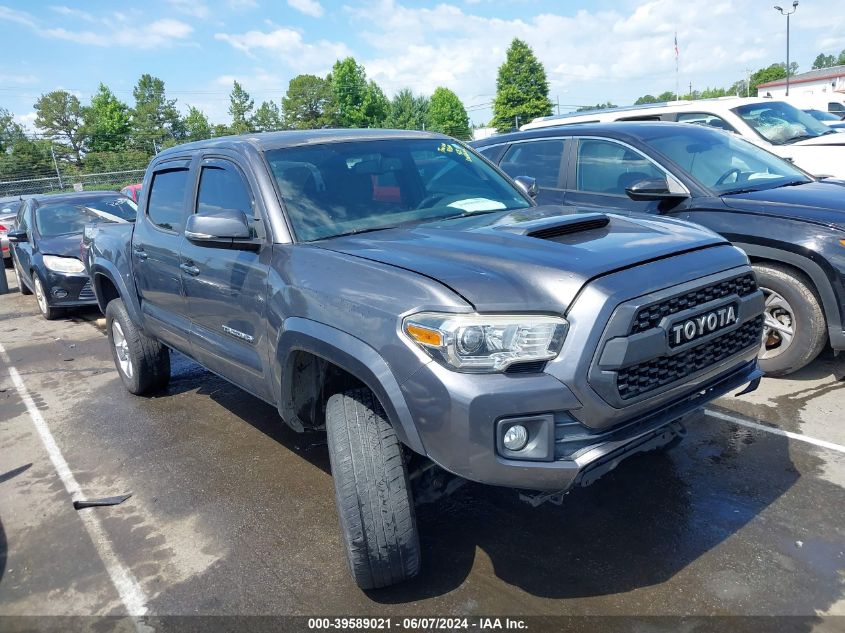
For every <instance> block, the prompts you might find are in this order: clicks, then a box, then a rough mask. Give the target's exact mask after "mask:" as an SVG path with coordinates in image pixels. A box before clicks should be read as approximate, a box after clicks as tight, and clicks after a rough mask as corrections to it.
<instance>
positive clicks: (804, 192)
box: [722, 179, 845, 229]
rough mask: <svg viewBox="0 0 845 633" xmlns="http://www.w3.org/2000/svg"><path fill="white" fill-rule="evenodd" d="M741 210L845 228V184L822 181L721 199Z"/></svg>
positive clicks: (843, 182)
mask: <svg viewBox="0 0 845 633" xmlns="http://www.w3.org/2000/svg"><path fill="white" fill-rule="evenodd" d="M722 200H723V201H724V203H725V204H726V205H728V206H729V207H731V208H732V209H736V210H738V211H746V212H750V213H758V214H766V215H774V216H778V217H786V218H799V219H802V220H806V221H808V222H816V223H818V224H824V225H827V226H832V227H836V228H839V229H845V181H843V180H833V179H829V180H828V179H826V180H819V181H817V182H808V183H805V184H803V185H795V186H791V187H777V188H775V189H765V190H763V191H751V192H748V193H739V194H733V195H725V196H722Z"/></svg>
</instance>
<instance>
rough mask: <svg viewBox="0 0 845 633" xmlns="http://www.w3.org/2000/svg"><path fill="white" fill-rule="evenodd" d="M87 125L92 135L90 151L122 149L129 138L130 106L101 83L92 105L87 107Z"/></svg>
mask: <svg viewBox="0 0 845 633" xmlns="http://www.w3.org/2000/svg"><path fill="white" fill-rule="evenodd" d="M85 125H86V127H87V129H88V134H89V137H90V140H89V142H88V147H89V150H90V151H92V152H115V151H120V150H122V149H124V148H125V147H126V143H127V141H128V140H129V131H130V120H129V108H128V107H127V106H126V104H125V103H122V102H121V101H119V100H118V98H117V97H115V96H114V93H113V92H112V91H111V90H109V88H108V86H106V85H105V84H102V83H101V84H100V86H99V88H98V89H97V92H96V93H94V96H93V97H91V105H90V106H89V107H88V108H86V109H85Z"/></svg>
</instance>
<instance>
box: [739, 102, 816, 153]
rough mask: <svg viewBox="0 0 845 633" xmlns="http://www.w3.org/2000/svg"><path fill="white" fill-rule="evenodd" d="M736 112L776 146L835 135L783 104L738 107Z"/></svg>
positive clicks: (801, 112) (805, 114)
mask: <svg viewBox="0 0 845 633" xmlns="http://www.w3.org/2000/svg"><path fill="white" fill-rule="evenodd" d="M733 111H734V112H736V114H737V115H739V117H740V118H741V119H742V120H743V121H745V122H746V123H747V124H748V125H750V126H751V127H752V128H753V129H754V131H755V132H757V133H758V134H759V135H760V136H762V137H763V138H764V139H766V140H767V141H769V142H770V143H773V144H774V145H787V144H789V143H795V142H796V141H800V140H803V139H807V138H815V137H817V136H821V135H822V134H829V133H831V132H832V131H833V130H831V129H830V128H829V127H828V126H826V125H825V124H824V123H820V122H819V121H816V119H814V118H813V117H811V116H810V115H809V114H807V113H806V112H803V111H802V110H799V109H798V108H796V107H794V106H791V105H789V104H788V103H784V102H783V101H771V102H766V103H751V104H748V105H742V106H738V107H736V108H734V109H733Z"/></svg>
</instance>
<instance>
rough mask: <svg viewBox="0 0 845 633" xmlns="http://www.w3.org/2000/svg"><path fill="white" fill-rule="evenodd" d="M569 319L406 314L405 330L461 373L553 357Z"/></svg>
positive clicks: (409, 335)
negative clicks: (407, 315)
mask: <svg viewBox="0 0 845 633" xmlns="http://www.w3.org/2000/svg"><path fill="white" fill-rule="evenodd" d="M568 327H569V324H568V323H567V322H566V319H562V318H560V317H551V316H532V315H495V316H485V315H482V314H440V313H435V312H421V313H420V314H414V315H412V316H409V317H406V318H405V320H404V322H403V323H402V329H403V331H404V332H405V334H406V335H407V336H408V337H409V338H410V339H411V340H412V341H414V343H416V344H417V345H419V346H420V347H421V348H422V349H423V350H425V352H426V353H427V354H428V355H429V356H431V357H432V358H434V359H435V360H437V361H439V362H441V363H443V364H444V365H446V366H448V367H450V368H452V369H457V370H458V371H463V372H475V373H489V372H500V371H504V370H505V369H507V367H508V366H509V365H513V364H514V363H524V362H530V361H544V360H551V359H552V358H554V357H555V356H557V355H558V352H560V348H561V346H562V345H563V340H564V338H566V330H567V328H568Z"/></svg>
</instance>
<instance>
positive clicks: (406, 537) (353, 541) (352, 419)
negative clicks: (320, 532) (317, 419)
mask: <svg viewBox="0 0 845 633" xmlns="http://www.w3.org/2000/svg"><path fill="white" fill-rule="evenodd" d="M326 431H327V433H328V444H329V458H330V460H331V467H332V477H333V478H334V487H335V498H336V501H337V511H338V514H339V515H340V527H341V531H342V533H343V540H344V544H345V546H346V555H347V559H348V561H349V569H350V571H351V572H352V576H353V577H354V579H355V582H356V583H357V584H358V586H359V587H361V588H362V589H375V588H378V587H386V586H388V585H392V584H396V583H399V582H402V581H403V580H406V579H408V578H411V577H413V576H415V575H416V574H417V572H418V571H419V567H420V545H419V538H418V536H417V523H416V518H415V516H414V506H413V500H412V499H411V488H410V485H409V483H408V473H407V468H406V465H405V459H404V456H403V454H402V445H401V444H400V443H399V440H398V439H397V437H396V433H395V432H394V431H393V427H391V426H390V424H389V423H388V421H387V417H386V416H385V413H384V410H383V409H382V407H381V405H380V404H379V402H378V400H377V399H376V398H375V396H374V395H373V394H372V392H370V391H369V390H368V389H353V390H350V391H347V392H345V393H340V394H335V395H333V396H332V397H331V398H329V401H328V404H327V406H326Z"/></svg>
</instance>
